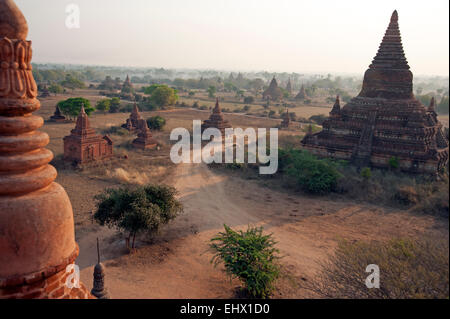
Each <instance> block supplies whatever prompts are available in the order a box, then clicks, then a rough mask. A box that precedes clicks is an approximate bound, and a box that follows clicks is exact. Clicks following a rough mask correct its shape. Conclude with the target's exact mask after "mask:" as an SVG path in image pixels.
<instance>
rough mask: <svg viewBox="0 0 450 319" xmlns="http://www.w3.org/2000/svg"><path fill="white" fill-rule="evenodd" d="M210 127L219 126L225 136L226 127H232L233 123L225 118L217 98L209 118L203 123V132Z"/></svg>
mask: <svg viewBox="0 0 450 319" xmlns="http://www.w3.org/2000/svg"><path fill="white" fill-rule="evenodd" d="M208 128H217V129H219V130H220V132H221V133H222V136H225V129H227V128H231V124H230V123H229V122H228V121H227V120H225V119H224V118H223V115H222V111H221V109H220V105H219V99H218V98H217V99H216V106H215V107H214V109H213V112H212V114H211V116H210V117H209V119H208V120H205V121H204V122H203V124H202V132H203V131H204V130H206V129H208Z"/></svg>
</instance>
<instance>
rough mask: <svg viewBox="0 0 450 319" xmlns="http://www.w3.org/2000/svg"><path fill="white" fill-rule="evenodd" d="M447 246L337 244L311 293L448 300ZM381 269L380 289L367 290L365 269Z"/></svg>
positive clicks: (431, 242)
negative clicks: (372, 266)
mask: <svg viewBox="0 0 450 319" xmlns="http://www.w3.org/2000/svg"><path fill="white" fill-rule="evenodd" d="M448 261H449V250H448V242H447V241H445V240H438V239H425V240H421V241H413V240H409V239H406V240H405V239H396V240H391V241H389V242H387V243H383V242H370V243H363V242H356V243H351V242H346V241H343V242H340V243H339V246H338V248H337V250H336V252H335V254H334V255H333V256H332V257H331V258H330V259H329V260H328V261H327V262H325V263H323V264H322V271H321V273H320V274H319V276H318V278H317V281H316V282H314V283H313V284H312V289H313V290H314V291H315V292H316V293H318V294H319V295H321V296H324V297H327V298H350V299H356V298H358V299H360V298H363V299H366V298H375V299H407V298H442V299H448V298H449V281H448V274H449V268H448V267H449V264H448ZM371 264H375V265H378V266H379V269H380V289H376V288H374V289H368V288H367V286H366V285H365V281H366V278H367V276H369V273H366V272H365V270H366V267H367V266H368V265H371Z"/></svg>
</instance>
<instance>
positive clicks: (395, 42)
mask: <svg viewBox="0 0 450 319" xmlns="http://www.w3.org/2000/svg"><path fill="white" fill-rule="evenodd" d="M359 96H360V97H368V98H384V99H412V98H414V94H413V74H412V72H411V71H410V67H409V65H408V61H407V60H406V57H405V52H404V51H403V45H402V38H401V35H400V29H399V25H398V13H397V11H394V12H393V13H392V16H391V20H390V22H389V26H388V28H387V30H386V33H385V35H384V37H383V40H382V41H381V44H380V47H379V49H378V52H377V55H376V56H375V58H374V59H373V61H372V64H371V65H370V66H369V69H368V70H367V71H366V74H365V75H364V81H363V88H362V90H361V93H360V94H359Z"/></svg>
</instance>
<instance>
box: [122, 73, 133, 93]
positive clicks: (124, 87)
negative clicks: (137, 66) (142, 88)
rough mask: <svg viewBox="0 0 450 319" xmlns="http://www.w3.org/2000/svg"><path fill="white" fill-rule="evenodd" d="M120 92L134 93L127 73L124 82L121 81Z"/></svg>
mask: <svg viewBox="0 0 450 319" xmlns="http://www.w3.org/2000/svg"><path fill="white" fill-rule="evenodd" d="M122 93H123V94H133V93H134V87H133V84H132V83H131V80H130V77H129V76H128V75H127V78H126V79H125V82H123V85H122Z"/></svg>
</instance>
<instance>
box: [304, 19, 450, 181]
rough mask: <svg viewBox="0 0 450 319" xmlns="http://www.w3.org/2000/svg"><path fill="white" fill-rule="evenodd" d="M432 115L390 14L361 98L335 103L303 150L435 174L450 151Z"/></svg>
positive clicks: (434, 114) (438, 124) (364, 82)
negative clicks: (422, 99) (416, 91)
mask: <svg viewBox="0 0 450 319" xmlns="http://www.w3.org/2000/svg"><path fill="white" fill-rule="evenodd" d="M432 104H433V103H432ZM433 109H434V107H433V106H430V107H426V106H424V105H423V104H422V103H421V102H419V101H418V100H417V99H416V98H415V97H414V94H413V74H412V73H411V71H410V68H409V65H408V61H407V60H406V57H405V53H404V51H403V45H402V39H401V36H400V30H399V26H398V13H397V11H394V12H393V13H392V16H391V20H390V22H389V26H388V28H387V31H386V33H385V35H384V38H383V40H382V42H381V45H380V48H379V50H378V53H377V55H376V56H375V58H374V59H373V61H372V63H371V65H370V66H369V69H368V70H367V71H366V73H365V75H364V81H363V87H362V90H361V93H360V94H359V95H358V96H357V97H355V98H353V99H352V100H351V101H350V102H349V103H348V104H347V105H345V106H344V107H343V108H341V107H340V103H339V99H337V100H336V103H335V104H334V107H333V109H332V111H331V112H330V117H329V118H328V119H327V120H326V121H325V122H324V123H323V130H322V131H321V132H319V133H316V134H308V135H307V136H306V137H305V138H304V139H303V141H302V146H303V148H304V149H306V150H309V151H310V152H312V153H313V154H316V155H318V156H322V157H333V158H338V159H344V160H349V161H352V162H353V163H355V164H356V165H358V166H359V167H365V166H374V167H381V168H383V167H385V168H386V167H389V161H390V159H391V158H393V157H395V158H397V159H398V160H399V163H400V169H401V170H403V171H408V172H412V173H427V174H436V173H437V172H439V171H440V170H441V169H442V168H443V167H445V165H446V164H447V163H448V158H449V148H448V142H447V140H446V138H445V136H444V134H443V132H442V124H441V123H439V121H438V119H437V116H436V113H435V112H434V111H433Z"/></svg>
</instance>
